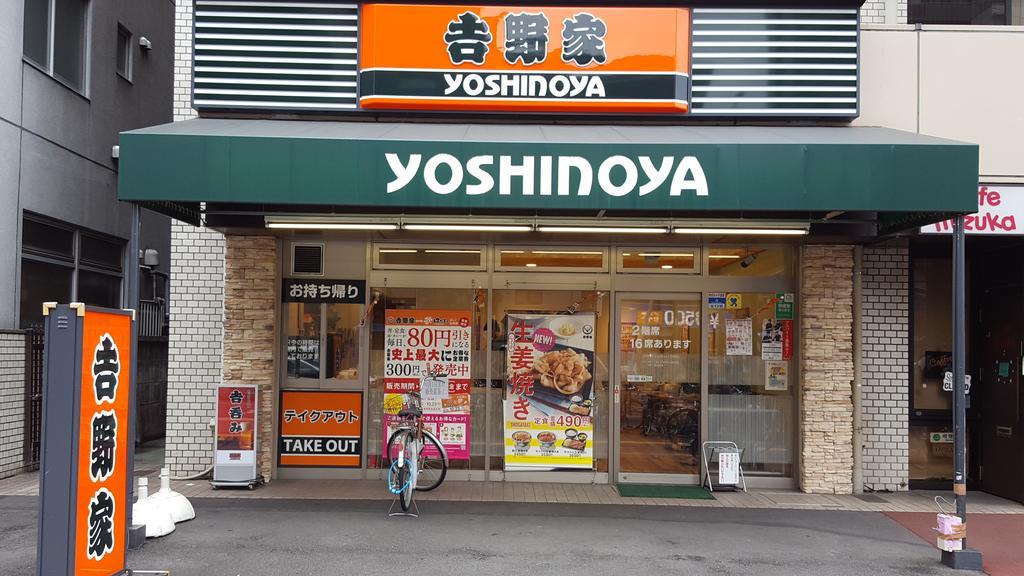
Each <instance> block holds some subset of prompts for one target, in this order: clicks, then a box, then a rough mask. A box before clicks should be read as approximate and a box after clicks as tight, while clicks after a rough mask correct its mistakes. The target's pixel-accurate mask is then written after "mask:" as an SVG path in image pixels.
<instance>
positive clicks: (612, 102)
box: [359, 4, 690, 113]
mask: <svg viewBox="0 0 1024 576" xmlns="http://www.w3.org/2000/svg"><path fill="white" fill-rule="evenodd" d="M689 28H690V12H689V10H688V9H677V8H628V9H626V8H596V7H590V8H586V7H528V6H516V7H500V6H474V5H468V6H462V5H458V6H457V5H408V4H366V5H364V6H363V9H362V14H361V22H360V34H361V38H360V48H361V53H360V74H359V104H360V106H361V107H363V108H404V109H425V110H475V111H513V112H514V111H529V112H573V111H579V112H606V113H607V112H611V113H614V112H629V113H636V112H655V113H680V112H686V111H688V109H689V102H688V98H689V96H688V95H689V88H690V86H689V82H690V78H689V67H690V60H689V50H690V46H689V40H690V30H689Z"/></svg>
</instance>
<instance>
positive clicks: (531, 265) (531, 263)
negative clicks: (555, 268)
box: [526, 262, 537, 268]
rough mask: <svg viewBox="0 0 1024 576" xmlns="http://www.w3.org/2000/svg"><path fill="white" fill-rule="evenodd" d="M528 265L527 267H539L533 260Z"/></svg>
mask: <svg viewBox="0 0 1024 576" xmlns="http://www.w3.org/2000/svg"><path fill="white" fill-rule="evenodd" d="M526 267H527V268H536V267H537V265H536V264H534V263H533V262H529V263H527V265H526Z"/></svg>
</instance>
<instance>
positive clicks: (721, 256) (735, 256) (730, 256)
mask: <svg viewBox="0 0 1024 576" xmlns="http://www.w3.org/2000/svg"><path fill="white" fill-rule="evenodd" d="M739 259H740V255H739V254H708V260H739Z"/></svg>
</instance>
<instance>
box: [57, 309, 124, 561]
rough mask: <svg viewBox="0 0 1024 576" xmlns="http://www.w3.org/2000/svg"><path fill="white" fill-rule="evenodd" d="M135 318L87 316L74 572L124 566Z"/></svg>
mask: <svg viewBox="0 0 1024 576" xmlns="http://www.w3.org/2000/svg"><path fill="white" fill-rule="evenodd" d="M131 322H132V318H131V316H130V315H129V314H126V313H119V312H114V311H98V310H95V309H91V308H87V309H86V313H85V317H84V319H83V328H82V365H81V379H80V384H81V386H80V394H81V397H80V406H79V425H78V430H77V436H78V462H77V484H78V489H77V494H76V495H75V510H76V513H75V514H73V515H72V516H73V517H74V518H75V528H74V546H75V551H74V557H75V560H74V566H75V574H81V575H97V576H99V575H103V576H107V575H110V574H117V573H119V572H121V571H122V570H123V569H124V567H125V550H126V549H127V542H125V538H126V534H127V527H126V525H125V523H126V521H127V512H128V507H129V506H131V505H132V503H131V501H130V500H129V499H128V496H127V487H128V482H129V480H130V477H131V474H130V472H129V470H128V451H129V450H131V449H132V446H131V445H130V442H129V437H128V432H129V428H130V427H131V415H130V410H129V406H130V401H131V387H132V384H133V383H132V381H131V378H130V374H131V371H130V366H131V355H132V353H133V350H132V341H131V330H132V328H131Z"/></svg>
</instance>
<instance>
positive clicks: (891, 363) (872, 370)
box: [861, 246, 910, 490]
mask: <svg viewBox="0 0 1024 576" xmlns="http://www.w3.org/2000/svg"><path fill="white" fill-rule="evenodd" d="M908 262H909V255H908V251H907V248H906V247H902V246H897V247H890V246H886V247H882V246H868V247H865V248H864V256H863V264H862V270H863V276H862V292H863V297H862V315H863V316H862V321H861V349H862V351H863V362H862V371H863V372H862V385H861V394H862V395H863V396H862V402H863V405H862V426H863V430H862V441H863V446H864V449H863V462H864V464H863V471H864V485H865V487H868V488H871V489H873V490H906V489H907V482H908V475H909V472H908V458H909V451H908V446H907V442H908V440H907V418H908V415H909V407H908V398H907V394H908V390H909V385H908V374H907V370H908V362H909V359H908V358H909V356H908V355H909V346H908V336H909V328H910V327H909V324H908V322H909V313H908V309H909V300H910V296H909V293H908V288H907V287H908V279H909V269H908V266H909V263H908Z"/></svg>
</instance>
